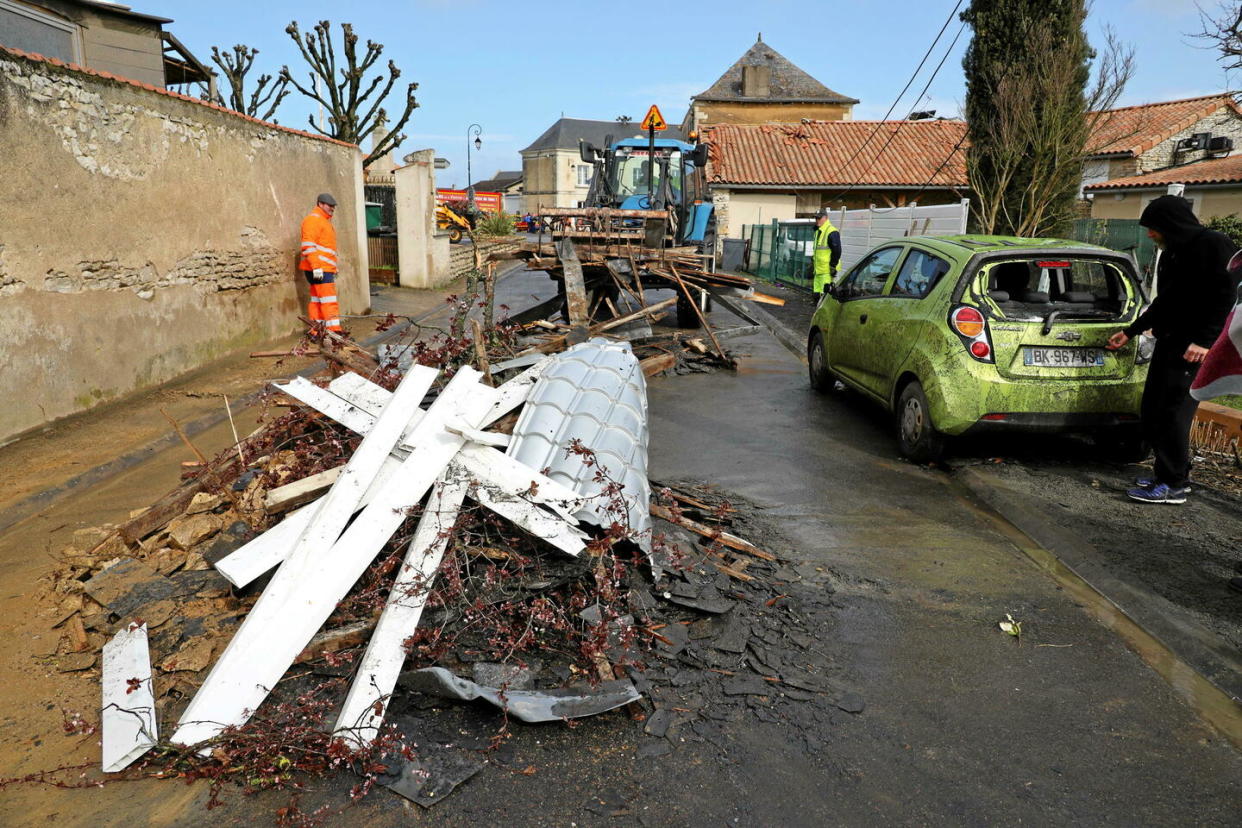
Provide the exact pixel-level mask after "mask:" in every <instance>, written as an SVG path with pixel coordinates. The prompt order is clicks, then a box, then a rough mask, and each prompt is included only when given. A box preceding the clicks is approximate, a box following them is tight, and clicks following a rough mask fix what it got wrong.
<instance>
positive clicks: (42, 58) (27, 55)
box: [0, 46, 358, 147]
mask: <svg viewBox="0 0 1242 828" xmlns="http://www.w3.org/2000/svg"><path fill="white" fill-rule="evenodd" d="M6 55H7V56H8V57H15V58H21V59H22V60H28V61H31V62H32V63H46V64H47V65H49V66H56V67H59V68H61V69H68V70H70V71H72V72H81V73H82V74H84V75H93V76H95V77H97V78H103V79H104V80H110V81H115V82H116V83H123V84H125V85H127V86H136V87H138V88H140V89H145V90H147V91H148V92H154V93H155V94H157V95H165V96H167V97H169V98H176V99H177V100H179V101H185V102H186V103H192V104H197V105H199V106H205V107H207V108H208V109H214V110H216V111H217V112H222V113H224V114H225V115H231V116H233V117H234V118H241V119H242V120H244V121H250V122H251V123H255V124H258V125H259V126H265V127H267V128H269V129H278V130H280V131H281V132H288V133H291V134H293V135H301V136H302V137H304V138H314V139H315V140H317V141H327V142H328V143H329V144H340V145H341V146H343V147H357V146H358V145H357V144H351V143H349V142H348V141H338V140H337V139H336V138H329V137H327V136H326V135H316V134H314V133H313V132H304V131H302V130H300V129H292V128H291V127H287V126H281V125H280V124H273V123H271V122H269V121H261V120H259V119H258V118H253V117H251V116H249V115H244V114H242V113H241V112H237V111H236V110H232V109H229V108H228V107H224V106H220V105H219V104H216V103H212V102H211V101H205V100H203V99H202V98H192V97H190V96H189V95H182V94H181V93H180V92H173V91H171V90H169V89H163V88H161V87H159V86H152V85H151V84H149V83H143V82H142V81H136V80H134V79H132V78H126V77H122V76H120V75H114V74H112V73H111V72H100V71H97V70H95V69H87V68H86V67H85V66H79V65H78V64H76V63H67V62H66V61H63V60H57V59H56V58H53V57H47V56H46V55H40V54H36V53H34V52H23V51H22V50H21V49H13V48H10V47H8V46H0V57H4V56H6Z"/></svg>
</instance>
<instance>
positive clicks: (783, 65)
mask: <svg viewBox="0 0 1242 828" xmlns="http://www.w3.org/2000/svg"><path fill="white" fill-rule="evenodd" d="M743 66H768V67H771V74H770V78H769V80H768V90H769V94H768V95H767V96H766V97H763V98H756V97H745V96H743V95H742V67H743ZM694 100H696V101H763V102H767V103H842V104H856V103H858V100H857V99H856V98H851V97H848V96H846V95H842V94H841V93H840V92H834V91H832V90H831V89H829V88H828V87H826V86H824V85H823V84H822V83H820V82H819V81H817V80H815V78H813V77H811V76H810V75H808V74H807V73H806V72H804V71H802V70H801V69H799V68H798V67H797V66H794V65H793V63H791V62H790V60H789V59H788V58H786V57H785V56H784V55H782V54H781V53H780V52H778V51H776V50H775V49H773V48H772V47H771V46H769V45H768V44H766V43H764V42H763V40H758V41H756V42H755V45H754V46H751V47H750V49H748V50H747V51H746V54H744V55H742V56H741V57H740V58H738V60H737V63H735V64H733V65H732V66H730V67H729V70H728V71H727V72H725V73H724V74H723V75H721V76H720V79H719V80H717V81H716V82H715V83H713V84H712V85H711V86H710V87H709V88H708V89H707V90H706V91H704V92H700V93H699V94H697V95H695V96H694Z"/></svg>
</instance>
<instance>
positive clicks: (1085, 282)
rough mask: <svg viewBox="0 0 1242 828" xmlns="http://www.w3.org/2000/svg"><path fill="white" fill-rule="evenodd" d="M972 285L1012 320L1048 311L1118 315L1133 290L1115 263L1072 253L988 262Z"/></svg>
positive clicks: (1132, 284) (1130, 279) (1134, 290)
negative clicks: (1094, 312)
mask: <svg viewBox="0 0 1242 828" xmlns="http://www.w3.org/2000/svg"><path fill="white" fill-rule="evenodd" d="M1128 283H1129V284H1130V285H1131V287H1130V288H1129V289H1127V287H1126V285H1127V284H1128ZM974 285H975V288H976V291H978V290H980V289H982V290H983V291H985V292H986V294H987V296H988V298H989V299H991V300H992V302H994V303H995V304H996V305H997V307H999V308H1000V309H1001V311H1002V312H1003V313H1004V315H1005V316H1008V317H1014V318H1024V317H1026V316H1028V315H1044V314H1047V313H1048V312H1049V311H1051V310H1062V311H1075V310H1081V311H1098V312H1109V313H1113V314H1118V313H1120V312H1121V311H1122V310H1124V308H1125V306H1126V305H1127V303H1128V300H1129V298H1130V296H1131V295H1132V294H1133V293H1136V292H1137V285H1136V284H1134V282H1133V279H1132V277H1131V276H1130V275H1129V274H1127V273H1126V272H1125V271H1123V270H1122V268H1121V267H1120V266H1119V265H1118V264H1116V263H1114V262H1110V261H1105V260H1101V259H1089V258H1083V257H1074V256H1047V255H1043V256H1035V257H1021V258H1013V259H1004V260H1001V261H992V262H987V263H986V264H984V265H983V266H982V267H981V268H980V271H979V277H978V279H977V280H975V282H974Z"/></svg>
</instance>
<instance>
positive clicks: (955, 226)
mask: <svg viewBox="0 0 1242 828" xmlns="http://www.w3.org/2000/svg"><path fill="white" fill-rule="evenodd" d="M969 217H970V201H969V199H965V198H964V199H962V200H961V201H960V202H958V203H957V204H934V205H930V206H927V207H919V206H918V204H909V205H907V206H905V207H874V206H873V207H868V208H866V209H862V210H841V211H840V212H839V213H836V214H835V215H834V216H833V224H835V225H836V226H837V229H838V230H839V231H841V269H842V270H844V269H846V268H850V267H853V266H854V265H855V264H856V263H857V262H858V260H859V259H861V258H862V256H863V254H864V253H866V252H867V251H868V250H870V249H871V248H872V247H874V246H875V245H877V244H880V243H881V242H885V241H888V240H889V239H899V238H901V237H903V236H950V235H956V234H959V233H965V232H966V221H967V219H968V218H969Z"/></svg>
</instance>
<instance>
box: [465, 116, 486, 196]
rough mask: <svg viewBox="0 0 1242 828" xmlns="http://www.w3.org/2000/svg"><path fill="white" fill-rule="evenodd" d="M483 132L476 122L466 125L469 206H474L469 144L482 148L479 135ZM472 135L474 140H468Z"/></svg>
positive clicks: (481, 140)
mask: <svg viewBox="0 0 1242 828" xmlns="http://www.w3.org/2000/svg"><path fill="white" fill-rule="evenodd" d="M482 134H483V127H481V126H479V125H478V124H471V125H470V126H468V127H466V203H467V204H469V205H470V206H471V207H473V206H474V183H473V180H474V179H473V178H471V176H470V145H471V144H474V148H475V149H476V150H481V149H483V139H482V138H480V137H479V136H480V135H482ZM471 135H473V136H474V140H473V141H471V140H470V136H471Z"/></svg>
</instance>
